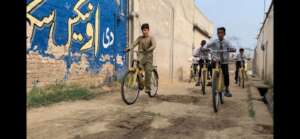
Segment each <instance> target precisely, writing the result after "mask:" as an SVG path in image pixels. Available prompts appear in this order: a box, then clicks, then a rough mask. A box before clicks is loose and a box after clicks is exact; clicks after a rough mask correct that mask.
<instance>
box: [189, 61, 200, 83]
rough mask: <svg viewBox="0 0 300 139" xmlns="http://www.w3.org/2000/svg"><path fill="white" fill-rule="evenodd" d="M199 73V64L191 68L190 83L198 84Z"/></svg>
mask: <svg viewBox="0 0 300 139" xmlns="http://www.w3.org/2000/svg"><path fill="white" fill-rule="evenodd" d="M198 73H199V65H198V64H197V65H196V64H192V65H191V68H190V79H189V83H191V82H192V81H194V82H196V81H197V77H198V76H197V75H198Z"/></svg>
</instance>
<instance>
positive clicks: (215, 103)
mask: <svg viewBox="0 0 300 139" xmlns="http://www.w3.org/2000/svg"><path fill="white" fill-rule="evenodd" d="M218 74H219V73H214V74H213V78H212V101H213V108H214V112H218V107H219V104H220V96H219V93H218V89H217V88H218V76H219V75H218Z"/></svg>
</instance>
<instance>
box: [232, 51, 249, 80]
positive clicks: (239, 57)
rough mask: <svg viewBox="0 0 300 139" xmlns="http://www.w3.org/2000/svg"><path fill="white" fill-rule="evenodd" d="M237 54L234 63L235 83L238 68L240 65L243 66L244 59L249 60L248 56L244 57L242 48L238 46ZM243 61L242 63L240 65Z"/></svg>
mask: <svg viewBox="0 0 300 139" xmlns="http://www.w3.org/2000/svg"><path fill="white" fill-rule="evenodd" d="M239 52H240V53H239V54H238V55H237V56H236V63H235V67H236V68H235V78H234V79H235V84H237V83H238V74H239V70H240V68H241V67H244V68H245V60H246V59H247V60H249V58H246V56H245V54H244V48H240V50H239ZM242 63H243V65H242Z"/></svg>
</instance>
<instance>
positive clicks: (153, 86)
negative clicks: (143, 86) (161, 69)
mask: <svg viewBox="0 0 300 139" xmlns="http://www.w3.org/2000/svg"><path fill="white" fill-rule="evenodd" d="M157 90H158V73H157V71H156V70H153V71H152V74H151V91H150V93H148V95H149V96H150V97H154V96H156V95H157Z"/></svg>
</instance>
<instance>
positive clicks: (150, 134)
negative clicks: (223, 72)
mask: <svg viewBox="0 0 300 139" xmlns="http://www.w3.org/2000/svg"><path fill="white" fill-rule="evenodd" d="M231 77H233V76H231ZM231 91H232V93H233V97H232V98H225V103H224V104H223V105H222V106H221V109H220V111H219V112H218V113H217V114H216V113H214V112H213V109H212V102H211V93H210V90H209V88H208V93H207V94H206V95H204V96H203V95H202V94H201V93H200V89H199V87H194V83H190V84H189V83H173V84H167V83H160V89H159V96H158V97H156V98H149V97H148V96H147V95H146V94H145V93H141V96H140V98H139V99H138V101H137V102H136V103H135V104H134V105H131V106H127V105H125V103H123V102H122V100H121V97H120V93H119V92H113V93H107V94H103V95H101V96H98V97H97V98H95V99H93V100H90V101H75V102H62V103H58V104H54V105H51V106H48V107H42V108H35V109H31V110H29V111H28V112H27V126H28V128H27V134H28V135H27V136H28V138H29V139H185V138H187V139H189V138H191V139H271V138H273V132H272V128H273V125H272V123H268V124H260V123H258V122H257V120H255V119H254V118H252V117H251V116H250V114H249V103H248V93H249V92H247V91H249V89H247V88H245V89H242V88H240V87H238V86H237V85H235V84H233V81H231ZM270 118H271V117H270Z"/></svg>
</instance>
